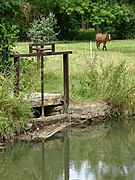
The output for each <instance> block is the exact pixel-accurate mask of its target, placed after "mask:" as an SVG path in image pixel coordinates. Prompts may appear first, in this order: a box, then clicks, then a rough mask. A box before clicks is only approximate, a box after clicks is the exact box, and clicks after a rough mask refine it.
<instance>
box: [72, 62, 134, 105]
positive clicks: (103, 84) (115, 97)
mask: <svg viewBox="0 0 135 180" xmlns="http://www.w3.org/2000/svg"><path fill="white" fill-rule="evenodd" d="M74 81H76V83H74ZM71 91H72V96H73V97H74V98H75V97H76V98H80V99H84V100H93V99H106V100H109V101H113V102H116V103H117V104H119V106H121V107H123V105H125V104H126V105H127V106H128V105H133V104H132V103H135V99H134V98H133V94H134V93H135V83H134V78H133V76H131V74H130V72H129V71H128V69H127V67H126V65H125V62H122V63H120V64H119V65H118V66H115V67H114V66H113V64H110V65H107V66H103V65H102V64H101V65H100V67H99V66H98V64H97V63H96V61H95V62H94V63H93V64H87V65H86V70H85V72H84V73H82V74H80V75H79V76H78V77H76V76H73V83H72V88H71ZM130 103H131V104H130Z"/></svg>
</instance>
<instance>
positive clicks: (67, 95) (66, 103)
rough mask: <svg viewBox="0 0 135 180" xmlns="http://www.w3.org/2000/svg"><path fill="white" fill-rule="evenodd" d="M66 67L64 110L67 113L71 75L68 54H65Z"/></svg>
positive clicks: (64, 66)
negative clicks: (69, 73) (69, 74)
mask: <svg viewBox="0 0 135 180" xmlns="http://www.w3.org/2000/svg"><path fill="white" fill-rule="evenodd" d="M63 69H64V112H66V113H67V111H68V105H69V77H68V54H63Z"/></svg>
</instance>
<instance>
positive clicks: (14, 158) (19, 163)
mask: <svg viewBox="0 0 135 180" xmlns="http://www.w3.org/2000/svg"><path fill="white" fill-rule="evenodd" d="M96 133H97V132H95V134H94V133H93V135H90V134H89V133H88V131H87V133H85V130H84V132H81V133H78V134H76V135H73V134H72V133H71V130H68V131H65V132H63V133H61V134H59V135H57V136H55V137H54V138H53V140H48V141H45V142H42V143H41V142H40V143H37V142H32V143H30V142H27V143H22V142H19V143H15V142H14V143H12V144H10V145H8V147H7V149H6V151H5V152H4V153H1V154H0V180H69V179H70V180H135V127H134V126H133V125H132V126H129V127H117V128H114V129H112V130H110V131H109V132H108V133H106V134H102V135H100V136H99V135H98V136H96ZM58 136H59V138H58Z"/></svg>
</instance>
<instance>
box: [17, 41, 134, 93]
mask: <svg viewBox="0 0 135 180" xmlns="http://www.w3.org/2000/svg"><path fill="white" fill-rule="evenodd" d="M28 44H29V43H26V42H25V43H18V44H17V51H18V52H19V53H28ZM92 49H93V50H92V55H93V59H92V60H91V59H90V42H67V43H66V42H65V43H63V42H62V43H60V42H56V51H64V50H72V51H73V54H71V55H69V74H70V77H72V76H78V75H80V74H82V73H84V72H86V71H87V67H88V66H89V65H90V63H91V61H96V63H97V64H99V65H103V66H108V65H110V64H112V66H114V67H115V66H117V65H118V64H119V63H121V62H123V61H126V64H127V67H128V68H129V70H130V71H132V72H133V71H134V69H135V40H112V41H110V42H108V43H107V49H108V50H107V51H103V50H97V49H96V44H95V42H93V43H92ZM101 49H102V45H101ZM35 62H36V59H35ZM62 63H63V62H62V56H49V57H46V58H45V77H46V78H45V90H46V91H47V92H60V93H62V92H63V85H62V83H63V82H62V75H63V64H62ZM99 71H100V66H99ZM39 75H40V74H39ZM38 79H39V77H37V81H39V80H40V79H39V80H38ZM71 81H72V78H71V79H70V82H71ZM73 83H75V82H73ZM70 85H71V84H70ZM36 90H37V91H40V85H38V87H36Z"/></svg>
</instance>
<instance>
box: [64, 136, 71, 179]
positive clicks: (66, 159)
mask: <svg viewBox="0 0 135 180" xmlns="http://www.w3.org/2000/svg"><path fill="white" fill-rule="evenodd" d="M65 136H66V137H65V142H64V165H65V180H69V151H70V150H69V148H70V146H69V136H68V134H67V133H66V135H65Z"/></svg>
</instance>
